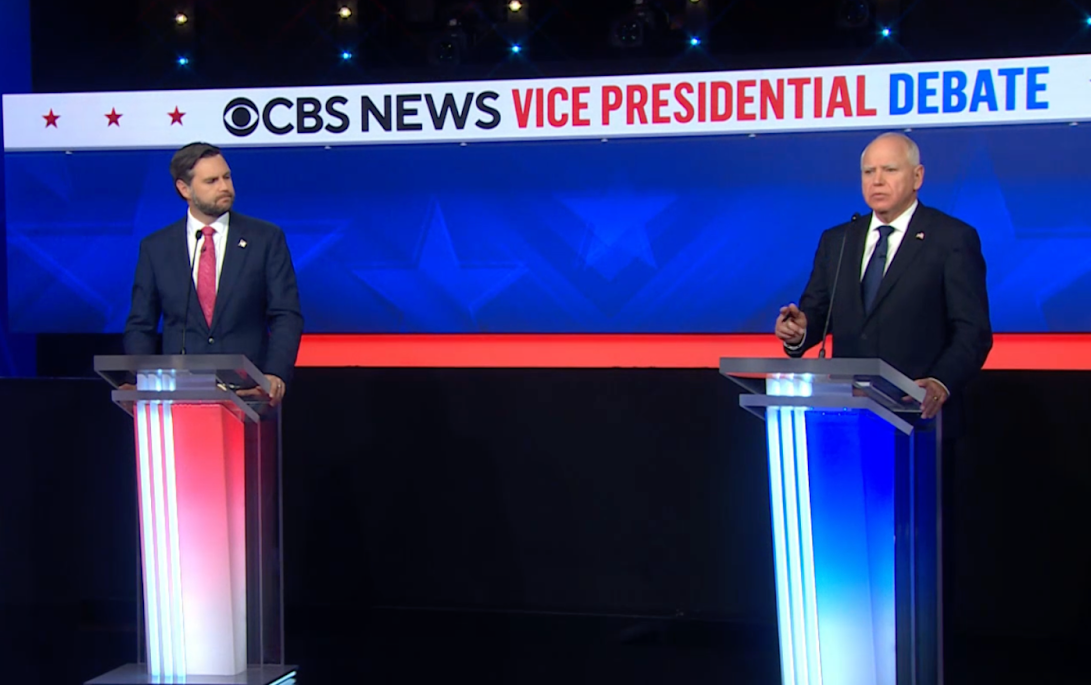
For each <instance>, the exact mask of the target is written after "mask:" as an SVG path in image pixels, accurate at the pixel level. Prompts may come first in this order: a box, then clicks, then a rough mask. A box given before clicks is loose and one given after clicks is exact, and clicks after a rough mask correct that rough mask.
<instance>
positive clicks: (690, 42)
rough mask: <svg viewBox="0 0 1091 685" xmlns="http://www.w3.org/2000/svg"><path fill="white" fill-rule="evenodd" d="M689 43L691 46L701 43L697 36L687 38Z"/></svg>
mask: <svg viewBox="0 0 1091 685" xmlns="http://www.w3.org/2000/svg"><path fill="white" fill-rule="evenodd" d="M689 44H690V45H692V46H693V47H697V46H698V45H700V44H701V39H700V38H698V37H697V36H693V37H692V38H690V39H689Z"/></svg>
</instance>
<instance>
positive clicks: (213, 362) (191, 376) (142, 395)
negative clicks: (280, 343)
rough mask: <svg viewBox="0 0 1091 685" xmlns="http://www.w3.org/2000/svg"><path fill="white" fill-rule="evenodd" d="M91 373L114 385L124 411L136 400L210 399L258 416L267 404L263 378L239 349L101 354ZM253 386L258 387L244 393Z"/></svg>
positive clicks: (242, 413) (243, 415)
mask: <svg viewBox="0 0 1091 685" xmlns="http://www.w3.org/2000/svg"><path fill="white" fill-rule="evenodd" d="M95 372H96V373H98V374H99V375H100V376H102V378H103V379H105V380H106V382H108V383H109V384H110V385H111V386H112V387H113V388H114V391H113V393H112V395H111V398H112V399H113V401H114V402H115V403H116V404H117V405H118V406H120V407H121V408H123V409H125V411H127V412H129V413H132V409H131V408H132V404H133V403H134V402H138V401H141V400H157V401H175V402H209V403H221V404H223V405H224V406H226V407H228V408H229V409H232V410H233V411H235V412H237V413H238V414H239V415H240V418H245V419H248V420H251V421H258V420H260V416H261V414H262V413H264V411H265V409H266V408H267V407H268V405H269V393H270V387H269V381H268V379H267V378H266V377H265V374H263V373H262V372H261V371H260V370H259V369H258V367H257V366H255V365H254V363H253V362H251V361H250V360H249V359H247V358H246V357H245V356H244V355H241V354H185V355H182V354H174V355H106V356H101V355H100V356H97V357H95ZM126 385H132V386H135V389H128V388H123V386H126ZM254 389H257V390H259V391H260V392H256V393H253V394H249V393H247V392H245V391H251V390H254ZM240 391H241V392H243V395H242V396H240V395H239V392H240Z"/></svg>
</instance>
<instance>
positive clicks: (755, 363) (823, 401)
mask: <svg viewBox="0 0 1091 685" xmlns="http://www.w3.org/2000/svg"><path fill="white" fill-rule="evenodd" d="M720 373H721V374H722V375H724V376H727V377H728V378H730V379H731V380H733V381H735V382H736V383H738V384H739V385H741V386H742V387H743V388H744V389H746V390H747V391H748V392H749V393H752V394H751V395H744V396H743V397H741V398H739V404H740V405H742V406H743V407H744V408H746V409H747V410H749V411H751V412H753V413H754V414H757V415H758V416H761V417H763V418H764V416H765V409H767V408H769V407H810V408H814V409H862V410H868V411H871V412H874V413H875V414H876V415H878V416H879V417H880V418H882V419H883V420H885V421H887V422H889V423H890V424H892V425H893V426H894V427H895V428H897V429H898V430H900V431H902V432H903V433H906V434H909V433H911V432H912V431H913V423H914V422H915V421H916V419H917V417H918V416H919V414H920V412H921V403H922V402H923V401H924V394H925V393H924V388H921V387H920V386H918V385H917V384H916V382H915V381H913V379H911V378H909V377H907V376H906V375H904V374H903V373H901V372H900V371H898V370H897V369H895V368H894V367H893V366H891V365H890V364H887V363H886V362H884V361H883V360H881V359H845V358H837V359H791V358H783V359H773V358H751V359H738V358H723V359H721V360H720ZM906 398H908V399H906Z"/></svg>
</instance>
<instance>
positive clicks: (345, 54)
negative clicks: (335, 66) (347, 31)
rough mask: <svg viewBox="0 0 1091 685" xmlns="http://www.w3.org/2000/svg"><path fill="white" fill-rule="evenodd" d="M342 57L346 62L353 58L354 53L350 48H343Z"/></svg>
mask: <svg viewBox="0 0 1091 685" xmlns="http://www.w3.org/2000/svg"><path fill="white" fill-rule="evenodd" d="M341 59H342V60H344V61H346V62H347V61H349V60H350V59H352V53H351V52H349V51H348V50H342V51H341Z"/></svg>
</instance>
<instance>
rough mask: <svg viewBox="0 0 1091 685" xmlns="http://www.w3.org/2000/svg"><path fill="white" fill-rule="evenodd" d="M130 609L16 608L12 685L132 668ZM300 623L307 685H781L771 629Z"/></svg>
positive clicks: (1051, 659) (978, 654) (1002, 664)
mask: <svg viewBox="0 0 1091 685" xmlns="http://www.w3.org/2000/svg"><path fill="white" fill-rule="evenodd" d="M130 608H131V605H130V606H129V607H126V606H124V605H117V606H113V607H98V608H93V607H84V608H82V609H80V608H77V607H72V606H66V607H63V606H58V607H54V608H52V609H41V608H37V609H35V610H34V611H33V612H32V611H30V610H29V609H22V610H20V609H12V608H11V607H8V608H6V609H5V610H4V612H3V615H2V616H3V622H4V633H5V639H4V645H3V652H4V663H5V670H7V672H8V673H7V676H6V677H5V681H7V682H12V683H27V684H29V683H34V684H40V685H54V684H56V685H62V684H64V685H78V684H79V683H82V682H83V681H84V680H85V679H87V678H90V677H94V676H96V675H99V674H101V673H102V672H105V671H108V670H110V669H112V668H114V667H115V666H117V665H119V664H121V663H124V662H126V661H127V660H129V659H130V658H131V655H132V649H133V644H134V642H133V641H134V639H135V638H134V633H133V625H134V621H133V619H132V618H131V617H130V616H129V609H130ZM289 620H290V624H289V634H288V655H289V658H290V660H291V661H292V662H293V663H298V664H299V665H300V678H299V680H298V683H299V685H311V684H325V683H331V684H333V683H371V684H375V685H380V684H386V683H436V682H473V683H504V684H509V683H510V684H515V685H523V684H526V685H538V684H542V685H546V684H549V685H554V684H556V683H649V684H650V683H657V684H659V683H663V684H667V683H669V684H670V685H683V684H689V683H694V684H698V683H700V684H704V683H708V684H717V685H775V684H778V683H779V665H778V654H777V646H776V635H775V632H774V631H773V629H772V628H771V627H770V626H744V625H735V624H731V623H728V622H724V621H709V620H699V619H690V618H686V617H682V618H677V619H661V620H654V619H639V618H626V617H603V616H574V615H565V614H523V613H493V612H469V611H444V610H399V609H374V610H371V611H370V612H365V613H362V614H360V615H353V614H349V613H347V612H345V611H343V610H333V609H327V610H316V609H307V610H303V609H296V610H294V611H292V612H291V615H290V616H289ZM949 649H950V652H951V655H950V656H951V658H950V659H949V664H948V677H947V683H949V684H952V685H976V684H978V683H981V684H982V685H997V684H999V685H1004V684H1007V683H1013V684H1014V683H1019V684H1020V685H1023V684H1025V683H1041V684H1043V685H1045V684H1048V685H1068V684H1070V683H1071V684H1073V685H1076V684H1086V683H1087V682H1088V676H1087V673H1086V669H1085V668H1083V667H1082V663H1083V661H1084V659H1083V658H1082V657H1081V650H1080V648H1079V646H1078V645H1074V644H1069V645H1066V644H1060V643H1040V642H1030V641H1020V640H1017V639H1012V638H1007V639H1004V640H989V639H985V638H976V639H969V638H959V639H956V640H954V641H953V642H952V644H951V645H950V647H949ZM1084 651H1086V647H1085V649H1084Z"/></svg>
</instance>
